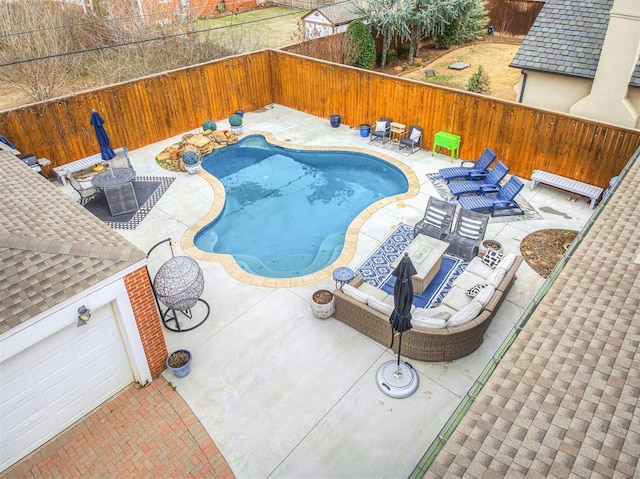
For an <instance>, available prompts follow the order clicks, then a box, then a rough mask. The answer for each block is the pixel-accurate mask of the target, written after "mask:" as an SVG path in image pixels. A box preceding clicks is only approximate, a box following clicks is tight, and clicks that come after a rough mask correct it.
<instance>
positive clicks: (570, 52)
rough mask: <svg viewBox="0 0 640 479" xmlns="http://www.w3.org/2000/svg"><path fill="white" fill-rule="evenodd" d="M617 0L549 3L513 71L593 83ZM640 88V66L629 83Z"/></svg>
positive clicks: (514, 63) (550, 1) (557, 1)
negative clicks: (553, 74) (578, 79)
mask: <svg viewBox="0 0 640 479" xmlns="http://www.w3.org/2000/svg"><path fill="white" fill-rule="evenodd" d="M612 6H613V0H581V1H568V0H547V1H546V2H545V4H544V7H542V10H540V13H539V14H538V17H537V18H536V21H535V22H534V23H533V25H532V26H531V29H530V30H529V33H528V34H527V36H526V37H525V39H524V40H523V41H522V44H521V45H520V48H519V49H518V52H517V53H516V55H515V57H514V59H513V61H512V62H511V65H510V66H512V67H515V68H521V69H524V70H535V71H541V72H549V73H557V74H561V75H569V76H575V77H580V78H588V79H593V78H594V77H595V74H596V70H597V68H598V61H599V59H600V52H601V51H602V46H603V44H604V38H605V35H606V33H607V27H608V25H609V12H610V11H611V7H612ZM629 84H630V85H632V86H638V87H640V63H636V69H635V71H634V73H633V75H632V77H631V79H630V81H629Z"/></svg>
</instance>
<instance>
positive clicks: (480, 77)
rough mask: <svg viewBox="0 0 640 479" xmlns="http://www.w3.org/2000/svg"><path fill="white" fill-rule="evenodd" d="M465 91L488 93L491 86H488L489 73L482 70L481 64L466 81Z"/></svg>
mask: <svg viewBox="0 0 640 479" xmlns="http://www.w3.org/2000/svg"><path fill="white" fill-rule="evenodd" d="M467 91H471V92H473V93H482V94H483V95H489V94H490V93H491V88H490V87H489V75H487V72H485V71H484V69H483V68H482V65H480V66H479V67H478V69H477V70H476V71H475V73H474V74H473V75H471V78H469V83H467Z"/></svg>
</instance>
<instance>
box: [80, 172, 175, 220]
mask: <svg viewBox="0 0 640 479" xmlns="http://www.w3.org/2000/svg"><path fill="white" fill-rule="evenodd" d="M173 180H175V178H174V177H172V176H137V177H136V179H135V180H134V181H133V189H134V191H135V192H136V196H137V198H138V204H139V205H140V207H139V208H138V210H137V211H132V212H131V213H125V214H123V215H118V216H111V212H110V211H109V206H108V205H107V200H106V198H105V197H104V196H102V195H99V196H98V197H96V198H94V199H92V200H90V201H88V202H86V203H85V204H83V206H84V207H85V208H86V209H87V210H89V211H90V212H91V213H93V214H94V215H95V216H96V217H98V219H100V220H102V221H104V222H105V223H106V224H107V225H108V226H110V227H111V228H114V229H123V230H134V229H136V228H137V227H138V225H139V224H140V222H141V221H142V220H143V219H144V218H145V216H147V214H148V213H149V211H151V208H153V207H154V205H155V204H156V203H157V202H158V200H159V199H160V198H161V197H162V195H163V194H164V192H165V191H167V188H169V186H171V183H173Z"/></svg>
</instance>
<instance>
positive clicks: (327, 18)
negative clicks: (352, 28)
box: [302, 1, 360, 40]
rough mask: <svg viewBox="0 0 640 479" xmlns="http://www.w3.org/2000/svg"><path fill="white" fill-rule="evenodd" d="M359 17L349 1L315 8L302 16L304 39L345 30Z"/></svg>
mask: <svg viewBox="0 0 640 479" xmlns="http://www.w3.org/2000/svg"><path fill="white" fill-rule="evenodd" d="M359 18H360V15H358V14H357V13H356V6H355V4H354V3H353V2H351V1H348V2H341V3H336V4H335V5H326V6H324V7H319V8H316V9H315V10H313V11H311V12H310V13H308V14H307V15H305V16H304V17H302V22H303V24H304V39H305V40H311V39H313V38H319V37H325V36H327V35H333V34H334V33H341V32H345V31H347V27H348V26H349V23H351V22H352V21H354V20H358V19H359Z"/></svg>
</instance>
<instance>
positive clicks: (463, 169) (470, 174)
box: [440, 148, 497, 183]
mask: <svg viewBox="0 0 640 479" xmlns="http://www.w3.org/2000/svg"><path fill="white" fill-rule="evenodd" d="M496 156H497V155H496V154H495V152H494V151H493V150H492V149H491V148H486V149H485V150H484V151H483V152H482V155H480V157H479V158H478V159H477V160H476V161H472V160H462V163H461V164H460V166H452V167H449V168H442V169H441V170H440V174H441V175H442V178H444V179H445V180H446V181H447V183H449V181H451V180H454V179H455V180H458V179H466V180H481V179H482V178H484V177H485V176H487V174H488V173H489V171H488V169H489V166H491V163H493V161H494V160H495V159H496ZM466 163H471V166H464V165H465V164H466Z"/></svg>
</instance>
